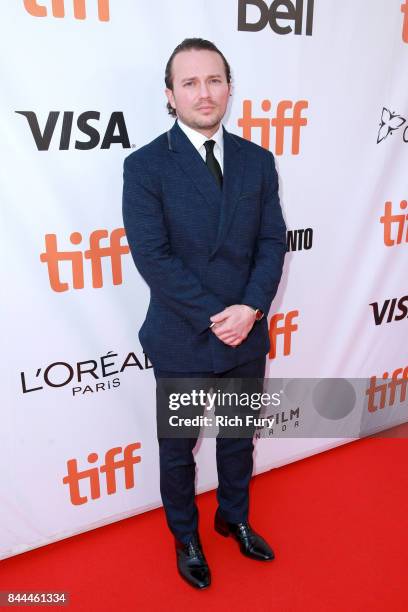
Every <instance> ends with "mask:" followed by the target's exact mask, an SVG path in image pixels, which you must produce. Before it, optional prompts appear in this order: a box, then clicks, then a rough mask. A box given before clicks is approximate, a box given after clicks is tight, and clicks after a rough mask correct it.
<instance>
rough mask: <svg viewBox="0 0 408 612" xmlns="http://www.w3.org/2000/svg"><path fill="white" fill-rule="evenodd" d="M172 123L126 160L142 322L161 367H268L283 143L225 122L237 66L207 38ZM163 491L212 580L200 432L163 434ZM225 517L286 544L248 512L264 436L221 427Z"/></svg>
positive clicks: (201, 370) (199, 576)
mask: <svg viewBox="0 0 408 612" xmlns="http://www.w3.org/2000/svg"><path fill="white" fill-rule="evenodd" d="M165 82H166V90H165V93H166V96H167V99H168V103H167V107H168V110H169V113H170V114H171V115H172V116H174V117H176V121H175V123H174V125H173V127H172V128H171V129H170V130H169V131H168V132H165V133H164V134H161V135H160V136H158V137H157V138H156V139H155V140H153V141H152V142H151V143H149V144H147V145H145V146H143V147H141V148H140V149H138V150H137V151H135V152H133V153H132V154H131V155H129V156H128V157H127V158H126V159H125V162H124V187H123V219H124V226H125V230H126V235H127V238H128V242H129V247H130V250H131V253H132V256H133V259H134V262H135V265H136V267H137V269H138V271H139V272H140V274H141V275H142V277H143V278H144V279H145V281H146V282H147V284H148V286H149V288H150V304H149V308H148V312H147V316H146V319H145V321H144V323H143V325H142V327H141V329H140V331H139V339H140V342H141V344H142V346H143V349H144V351H145V352H146V354H147V355H148V356H149V359H150V360H151V362H152V364H153V369H154V374H155V377H156V379H157V380H160V379H162V378H180V379H181V378H183V379H184V378H193V377H194V378H206V379H214V378H215V377H217V378H223V377H226V378H242V379H263V377H264V374H265V356H266V354H267V353H268V351H269V349H270V342H269V334H268V324H267V314H268V311H269V308H270V305H271V302H272V300H273V298H274V296H275V294H276V291H277V288H278V285H279V282H280V278H281V274H282V267H283V262H284V257H285V252H286V226H285V222H284V220H283V216H282V211H281V207H280V203H279V195H278V176H277V172H276V169H275V163H274V157H273V155H272V153H271V152H269V151H267V150H266V149H264V148H262V147H260V146H258V145H256V144H254V143H251V142H249V141H247V140H244V139H243V138H240V137H239V136H236V135H233V134H231V133H229V132H227V130H226V129H225V128H224V127H223V126H222V123H221V120H222V118H223V116H224V114H225V112H226V109H227V104H228V100H229V96H230V95H231V73H230V67H229V64H228V62H227V60H226V59H225V57H224V55H223V54H222V53H221V52H220V51H219V50H218V49H217V47H216V46H215V45H214V44H213V43H211V42H209V41H206V40H203V39H200V38H192V39H186V40H184V41H183V42H182V43H181V44H180V45H178V46H177V47H176V48H175V50H174V51H173V53H172V55H171V56H170V59H169V61H168V63H167V67H166V74H165ZM158 440H159V455H160V491H161V496H162V500H163V506H164V509H165V512H166V519H167V523H168V526H169V528H170V530H171V531H172V533H173V535H174V537H175V545H176V554H177V566H178V570H179V572H180V574H181V576H182V577H183V578H184V579H185V580H187V581H188V582H189V584H191V585H192V586H195V587H197V588H204V587H206V586H209V584H210V581H211V575H210V570H209V567H208V563H207V561H206V558H205V556H204V553H203V549H202V545H201V541H200V537H199V533H198V511H197V507H196V505H195V501H194V497H195V490H194V480H195V463H194V457H193V452H192V451H193V448H194V446H195V443H196V441H197V438H196V437H193V438H170V437H168V438H167V437H166V438H164V437H158ZM216 444H217V452H216V458H217V470H218V480H219V485H218V489H217V500H218V508H217V512H216V515H215V529H216V530H217V531H218V532H219V533H220V534H222V535H232V536H233V537H234V538H235V539H236V540H237V541H238V543H239V546H240V550H241V552H242V553H243V554H245V555H246V556H248V557H250V558H254V559H258V560H270V559H273V558H274V553H273V551H272V549H271V548H270V546H269V545H268V544H267V542H266V541H265V540H264V539H263V538H262V537H261V536H260V535H259V534H257V533H256V532H255V531H254V530H253V529H252V527H251V526H250V524H249V522H248V506H249V500H248V498H249V495H248V490H249V482H250V478H251V475H252V469H253V459H252V452H253V449H254V445H253V440H252V438H251V437H242V438H228V437H217V440H216Z"/></svg>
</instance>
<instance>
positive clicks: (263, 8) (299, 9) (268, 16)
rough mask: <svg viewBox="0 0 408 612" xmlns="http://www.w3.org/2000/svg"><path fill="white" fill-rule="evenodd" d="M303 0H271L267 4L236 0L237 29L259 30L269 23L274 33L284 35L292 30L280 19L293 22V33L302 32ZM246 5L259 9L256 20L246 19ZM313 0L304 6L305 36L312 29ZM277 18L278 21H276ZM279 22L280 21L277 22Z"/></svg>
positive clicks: (261, 1)
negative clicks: (271, 0)
mask: <svg viewBox="0 0 408 612" xmlns="http://www.w3.org/2000/svg"><path fill="white" fill-rule="evenodd" d="M303 4H304V3H303V0H295V1H294V2H293V1H292V0H273V2H272V3H271V4H270V6H269V7H268V5H267V4H266V2H264V0H238V30H241V31H244V32H259V31H260V30H263V29H264V28H265V27H266V24H267V23H268V22H269V25H270V27H271V29H272V31H273V32H275V34H280V35H285V34H290V33H291V32H293V29H292V28H291V26H290V25H283V24H282V21H293V22H294V23H295V30H294V32H295V34H298V35H299V34H302V22H303V12H304V11H303V8H304V6H303ZM248 5H249V6H251V7H255V9H258V10H259V14H258V21H248V16H247V8H248ZM313 8H314V0H307V6H306V11H305V12H306V36H311V35H312V31H313ZM278 20H279V21H278ZM279 22H280V23H279Z"/></svg>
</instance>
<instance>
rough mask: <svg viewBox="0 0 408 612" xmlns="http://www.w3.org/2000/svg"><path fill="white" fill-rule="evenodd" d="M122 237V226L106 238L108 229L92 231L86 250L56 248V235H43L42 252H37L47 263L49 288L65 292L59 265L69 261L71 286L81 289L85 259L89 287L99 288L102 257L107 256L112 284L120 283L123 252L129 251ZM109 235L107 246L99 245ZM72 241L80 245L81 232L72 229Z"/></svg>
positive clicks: (66, 284)
mask: <svg viewBox="0 0 408 612" xmlns="http://www.w3.org/2000/svg"><path fill="white" fill-rule="evenodd" d="M123 236H125V230H124V228H123V227H119V228H117V229H114V230H113V231H112V232H111V234H110V237H109V232H108V230H104V229H100V230H95V231H93V232H92V233H91V235H90V236H89V249H88V250H87V251H85V252H84V253H82V251H80V250H79V251H59V250H58V247H57V236H56V234H46V235H45V251H44V253H41V254H40V260H41V261H42V262H43V263H46V264H47V267H48V276H49V279H50V285H51V289H53V290H54V291H57V292H59V293H60V292H63V291H68V289H69V285H68V283H64V282H62V281H61V279H60V266H59V264H60V263H61V262H62V261H69V262H71V271H72V272H71V276H72V287H73V289H83V288H84V258H85V259H89V260H90V261H91V274H92V287H93V288H94V289H100V288H101V287H102V286H103V275H102V258H104V257H106V258H108V259H110V263H111V269H112V282H113V284H114V285H121V284H122V255H127V254H128V253H129V247H128V246H126V245H124V244H121V239H122V238H123ZM108 237H109V245H108V246H105V247H101V244H100V243H101V240H102V239H103V238H108ZM70 242H71V243H72V244H80V243H81V242H82V235H81V234H80V233H79V232H73V233H72V234H71V236H70Z"/></svg>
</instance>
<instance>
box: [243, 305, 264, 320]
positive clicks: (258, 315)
mask: <svg viewBox="0 0 408 612" xmlns="http://www.w3.org/2000/svg"><path fill="white" fill-rule="evenodd" d="M243 306H248V307H249V308H251V309H252V310H253V311H254V313H255V321H260V320H261V319H263V317H264V313H263V312H262V310H261V309H260V308H256V307H255V306H252V305H251V304H243Z"/></svg>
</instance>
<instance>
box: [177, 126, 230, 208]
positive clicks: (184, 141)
mask: <svg viewBox="0 0 408 612" xmlns="http://www.w3.org/2000/svg"><path fill="white" fill-rule="evenodd" d="M167 140H168V143H169V149H170V151H172V152H173V153H174V159H175V161H176V163H177V164H178V165H179V166H180V168H181V169H182V170H183V172H184V173H185V174H186V176H187V177H188V179H190V180H191V181H192V182H193V183H194V185H195V187H196V188H197V189H198V191H199V192H200V193H201V195H202V196H203V197H204V198H205V199H206V200H207V202H208V203H209V204H210V206H215V207H216V209H217V210H218V209H219V208H220V206H221V199H222V191H221V190H220V188H219V187H218V185H217V184H216V182H215V180H214V178H213V177H212V176H211V174H210V172H209V171H208V168H207V166H206V164H205V161H204V160H203V158H202V157H201V155H200V154H199V152H198V151H197V149H196V148H195V146H194V145H193V144H192V142H191V141H190V140H189V138H187V136H186V135H185V133H184V132H183V130H182V129H181V128H180V127H179V125H178V124H177V121H176V122H175V123H174V125H173V127H172V128H171V130H169V131H168V132H167Z"/></svg>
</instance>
